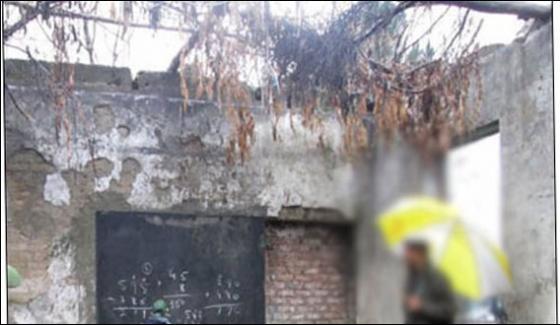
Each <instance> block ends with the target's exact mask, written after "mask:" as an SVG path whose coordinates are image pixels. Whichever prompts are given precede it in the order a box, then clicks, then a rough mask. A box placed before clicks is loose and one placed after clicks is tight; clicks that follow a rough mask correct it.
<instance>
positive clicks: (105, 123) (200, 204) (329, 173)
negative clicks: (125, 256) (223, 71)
mask: <svg viewBox="0 0 560 325" xmlns="http://www.w3.org/2000/svg"><path fill="white" fill-rule="evenodd" d="M41 64H46V65H48V64H47V63H41ZM6 71H7V75H6V81H7V87H8V91H9V92H10V93H11V95H13V98H14V99H15V102H14V101H7V102H6V127H7V153H8V159H7V165H8V167H7V172H8V173H7V183H8V197H9V200H10V202H9V206H10V212H9V215H10V218H9V223H8V228H9V230H8V246H9V252H8V260H9V263H11V264H12V265H14V266H15V267H17V268H18V269H19V270H21V272H22V274H23V276H24V278H25V281H24V285H23V286H22V287H21V288H19V289H17V290H15V291H14V292H13V293H12V292H10V297H11V298H10V299H11V301H12V302H11V303H10V318H11V321H13V322H17V323H21V322H39V323H49V322H91V321H94V320H95V300H94V296H95V287H94V283H95V282H94V279H95V274H94V260H95V259H94V257H95V256H94V247H95V246H94V233H93V231H94V230H93V228H94V227H93V222H94V221H93V219H94V216H95V212H96V211H98V210H135V211H142V210H149V211H167V212H181V213H204V214H222V215H224V214H226V215H228V214H243V215H251V216H256V217H269V218H278V217H282V216H279V215H280V211H281V210H282V208H283V207H287V206H289V207H302V208H306V209H310V208H322V209H329V208H332V209H334V208H336V209H340V208H341V207H347V208H348V209H350V208H351V206H352V203H351V199H350V196H349V195H348V192H347V189H348V188H349V186H350V184H351V179H352V177H353V176H352V169H351V168H350V165H349V163H348V162H346V161H345V160H344V159H342V157H341V156H340V154H339V150H340V139H341V138H342V136H341V132H342V129H341V127H340V125H339V122H338V121H337V120H336V118H335V117H334V116H333V117H327V118H325V122H324V123H325V130H326V131H325V134H324V142H325V146H323V147H320V146H318V136H319V134H317V133H314V132H310V131H309V130H307V129H305V128H303V126H302V121H301V120H299V119H297V118H295V119H292V120H290V116H289V114H288V113H286V114H285V115H284V116H281V117H280V118H279V121H278V126H277V128H278V136H279V140H278V141H274V140H273V136H272V119H271V117H270V116H269V115H268V114H267V113H266V112H264V111H259V110H256V111H255V112H254V114H255V119H256V125H255V143H254V144H253V147H252V150H251V156H252V157H251V159H250V160H248V161H247V162H245V163H243V164H235V165H229V164H227V163H226V154H225V150H224V148H225V143H226V141H228V137H229V134H230V130H229V125H228V122H227V119H225V118H224V115H225V114H224V112H222V111H220V109H218V108H217V107H215V106H211V105H203V104H195V105H192V107H189V109H188V111H183V109H182V98H181V97H180V95H179V92H178V87H179V84H178V83H174V81H176V80H175V76H172V75H171V76H170V75H166V74H162V73H142V74H140V76H139V80H140V82H136V83H135V84H136V85H135V87H132V86H131V85H132V82H131V78H130V73H129V71H128V70H126V69H111V68H107V67H96V66H84V65H76V66H75V71H76V72H75V73H76V80H77V86H76V90H75V91H74V93H73V95H72V96H71V97H69V98H68V101H67V106H66V108H65V110H64V112H63V113H62V116H61V119H62V121H63V123H62V124H61V125H59V124H57V123H56V121H57V114H56V112H55V109H54V107H53V104H52V103H53V100H52V96H51V94H50V91H49V89H48V86H47V84H46V82H43V81H44V80H48V79H46V78H45V76H44V75H42V74H43V71H42V69H41V68H39V67H37V66H36V65H35V64H34V63H31V62H26V61H17V60H14V61H7V62H6ZM119 80H120V81H119ZM153 80H156V81H157V82H152V81H153ZM117 81H118V82H117ZM127 82H129V83H128V87H127ZM345 212H347V211H345ZM337 215H342V214H337ZM345 216H346V217H347V216H350V213H346V214H345ZM341 218H345V217H344V216H343V217H341ZM61 242H65V243H67V249H66V250H65V251H64V253H60V252H58V251H57V248H56V247H58V246H59V245H60V243H61Z"/></svg>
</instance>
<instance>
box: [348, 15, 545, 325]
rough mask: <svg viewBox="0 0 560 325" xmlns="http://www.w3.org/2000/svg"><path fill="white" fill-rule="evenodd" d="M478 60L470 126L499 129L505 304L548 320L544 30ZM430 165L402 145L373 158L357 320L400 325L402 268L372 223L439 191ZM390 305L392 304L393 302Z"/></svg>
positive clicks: (361, 240) (522, 316)
mask: <svg viewBox="0 0 560 325" xmlns="http://www.w3.org/2000/svg"><path fill="white" fill-rule="evenodd" d="M487 52H489V53H487V54H486V55H485V56H484V57H483V58H482V71H481V72H482V75H481V77H482V82H483V98H482V99H483V102H482V110H481V112H480V114H479V115H478V116H477V115H473V117H472V118H473V119H474V120H475V121H476V125H478V126H484V125H487V124H488V123H491V122H494V121H499V128H500V133H501V161H502V168H501V169H502V196H503V197H502V200H503V201H502V202H503V214H504V215H503V220H504V224H503V236H504V241H505V249H506V251H507V253H508V255H509V258H510V263H511V268H512V272H513V284H514V290H513V292H511V293H510V294H507V295H505V296H504V300H505V301H506V308H507V311H508V313H509V316H510V321H511V322H514V323H525V322H528V323H541V322H545V323H552V322H555V320H556V280H555V210H554V151H553V150H554V144H553V141H554V138H553V136H554V133H553V102H552V30H551V25H550V24H547V25H545V26H543V27H541V28H540V29H539V30H537V31H535V32H533V33H532V34H530V35H529V36H528V38H527V39H526V40H521V41H518V42H514V43H513V44H510V45H508V46H504V47H497V48H494V49H493V50H492V51H487ZM438 169H439V168H438V167H437V166H433V165H432V166H431V167H429V168H428V170H426V167H423V164H422V162H421V161H418V160H417V159H416V158H415V157H414V155H413V154H412V153H411V152H410V150H407V149H406V148H405V147H404V146H394V147H393V149H392V150H390V152H384V153H383V154H382V157H380V155H378V157H377V158H376V161H375V162H374V164H373V167H372V169H371V170H370V173H371V175H370V177H369V178H368V180H369V182H368V184H366V185H365V186H366V188H367V189H368V190H367V191H368V193H370V195H369V197H371V200H369V201H366V202H364V203H363V204H361V206H362V208H361V209H362V213H361V215H362V218H360V219H359V221H358V224H359V225H361V226H359V227H358V231H359V232H358V236H357V239H356V247H357V249H358V251H357V254H358V255H357V256H358V258H357V264H358V265H357V270H358V274H357V289H358V306H357V308H358V312H357V315H358V321H359V322H361V323H378V322H398V321H400V320H402V316H401V311H400V304H399V303H398V302H400V301H402V300H400V299H401V297H400V285H401V283H402V282H401V281H402V280H401V279H402V277H401V276H402V269H401V268H400V265H399V264H398V262H397V261H395V259H394V258H393V257H392V256H391V255H390V254H389V253H388V252H387V251H386V250H385V249H384V248H383V244H382V242H381V241H380V239H379V236H378V234H376V233H375V231H374V229H373V227H372V226H371V225H372V222H373V218H374V216H375V215H377V214H378V213H379V211H381V210H382V209H383V208H384V207H386V206H387V205H388V204H389V203H390V202H392V200H394V199H396V198H398V197H399V196H400V195H401V194H403V193H407V192H428V193H430V192H431V193H441V192H442V190H441V189H440V190H438V184H441V181H438V177H439V176H438V175H440V174H439V172H438ZM395 302H397V303H395Z"/></svg>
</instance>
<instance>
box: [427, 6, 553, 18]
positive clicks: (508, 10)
mask: <svg viewBox="0 0 560 325" xmlns="http://www.w3.org/2000/svg"><path fill="white" fill-rule="evenodd" d="M425 3H426V4H444V5H451V6H457V7H464V8H468V9H472V10H476V11H481V12H487V13H494V14H514V15H517V16H519V18H521V19H529V18H537V19H542V20H547V19H550V16H551V14H552V10H551V8H550V5H548V6H547V5H538V4H533V3H528V2H527V1H425Z"/></svg>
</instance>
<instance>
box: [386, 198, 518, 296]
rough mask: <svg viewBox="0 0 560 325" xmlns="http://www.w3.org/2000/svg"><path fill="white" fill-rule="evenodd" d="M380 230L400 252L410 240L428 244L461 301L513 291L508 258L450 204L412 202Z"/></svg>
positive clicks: (401, 205)
mask: <svg viewBox="0 0 560 325" xmlns="http://www.w3.org/2000/svg"><path fill="white" fill-rule="evenodd" d="M377 224H378V226H379V228H380V229H381V232H382V234H383V236H384V238H385V240H386V242H387V243H388V245H389V246H390V247H391V248H393V249H395V251H397V252H398V251H399V248H401V247H402V244H403V243H404V242H405V241H406V240H408V239H411V238H415V239H422V240H424V241H426V243H427V244H428V245H429V248H430V257H431V258H432V260H433V262H434V264H435V265H436V266H437V267H438V268H439V269H440V270H441V271H442V272H443V273H444V274H445V275H446V276H447V278H448V279H449V281H450V283H451V286H452V287H453V289H454V291H455V292H456V293H458V294H459V295H462V296H464V297H466V298H470V299H481V298H485V297H489V296H492V295H496V294H498V293H502V292H504V291H507V290H509V289H510V282H511V273H510V269H509V264H508V261H507V257H506V255H505V253H504V252H503V251H502V250H501V249H500V248H499V247H498V246H497V245H496V244H494V243H491V242H490V241H488V240H487V239H485V238H484V237H483V236H481V234H480V233H478V232H477V231H475V230H474V229H472V228H471V227H468V226H467V225H466V224H465V223H464V222H463V221H462V220H461V219H460V218H459V217H458V213H457V210H456V209H454V208H453V207H452V206H450V205H448V204H445V203H444V202H441V201H439V200H436V199H431V198H409V199H406V200H403V201H401V202H399V203H398V204H396V205H395V206H394V207H393V208H391V209H389V210H388V211H387V212H386V213H384V214H382V215H381V216H380V217H379V218H378V220H377Z"/></svg>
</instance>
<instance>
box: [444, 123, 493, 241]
mask: <svg viewBox="0 0 560 325" xmlns="http://www.w3.org/2000/svg"><path fill="white" fill-rule="evenodd" d="M446 184H447V195H448V199H449V200H450V201H451V203H453V204H455V206H457V207H458V208H459V210H460V211H461V215H462V217H463V218H464V220H465V222H466V223H467V224H469V225H471V226H472V227H474V228H475V229H477V230H479V231H480V232H481V233H482V234H483V235H484V236H485V237H486V238H488V239H489V240H491V241H493V242H494V243H496V244H498V245H499V246H502V215H501V214H502V207H501V198H502V196H501V164H500V134H499V133H496V134H493V135H490V136H487V137H484V138H482V139H479V140H476V141H474V142H471V143H468V144H466V145H463V146H460V147H457V148H454V149H452V150H450V152H449V153H448V155H447V158H446Z"/></svg>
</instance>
